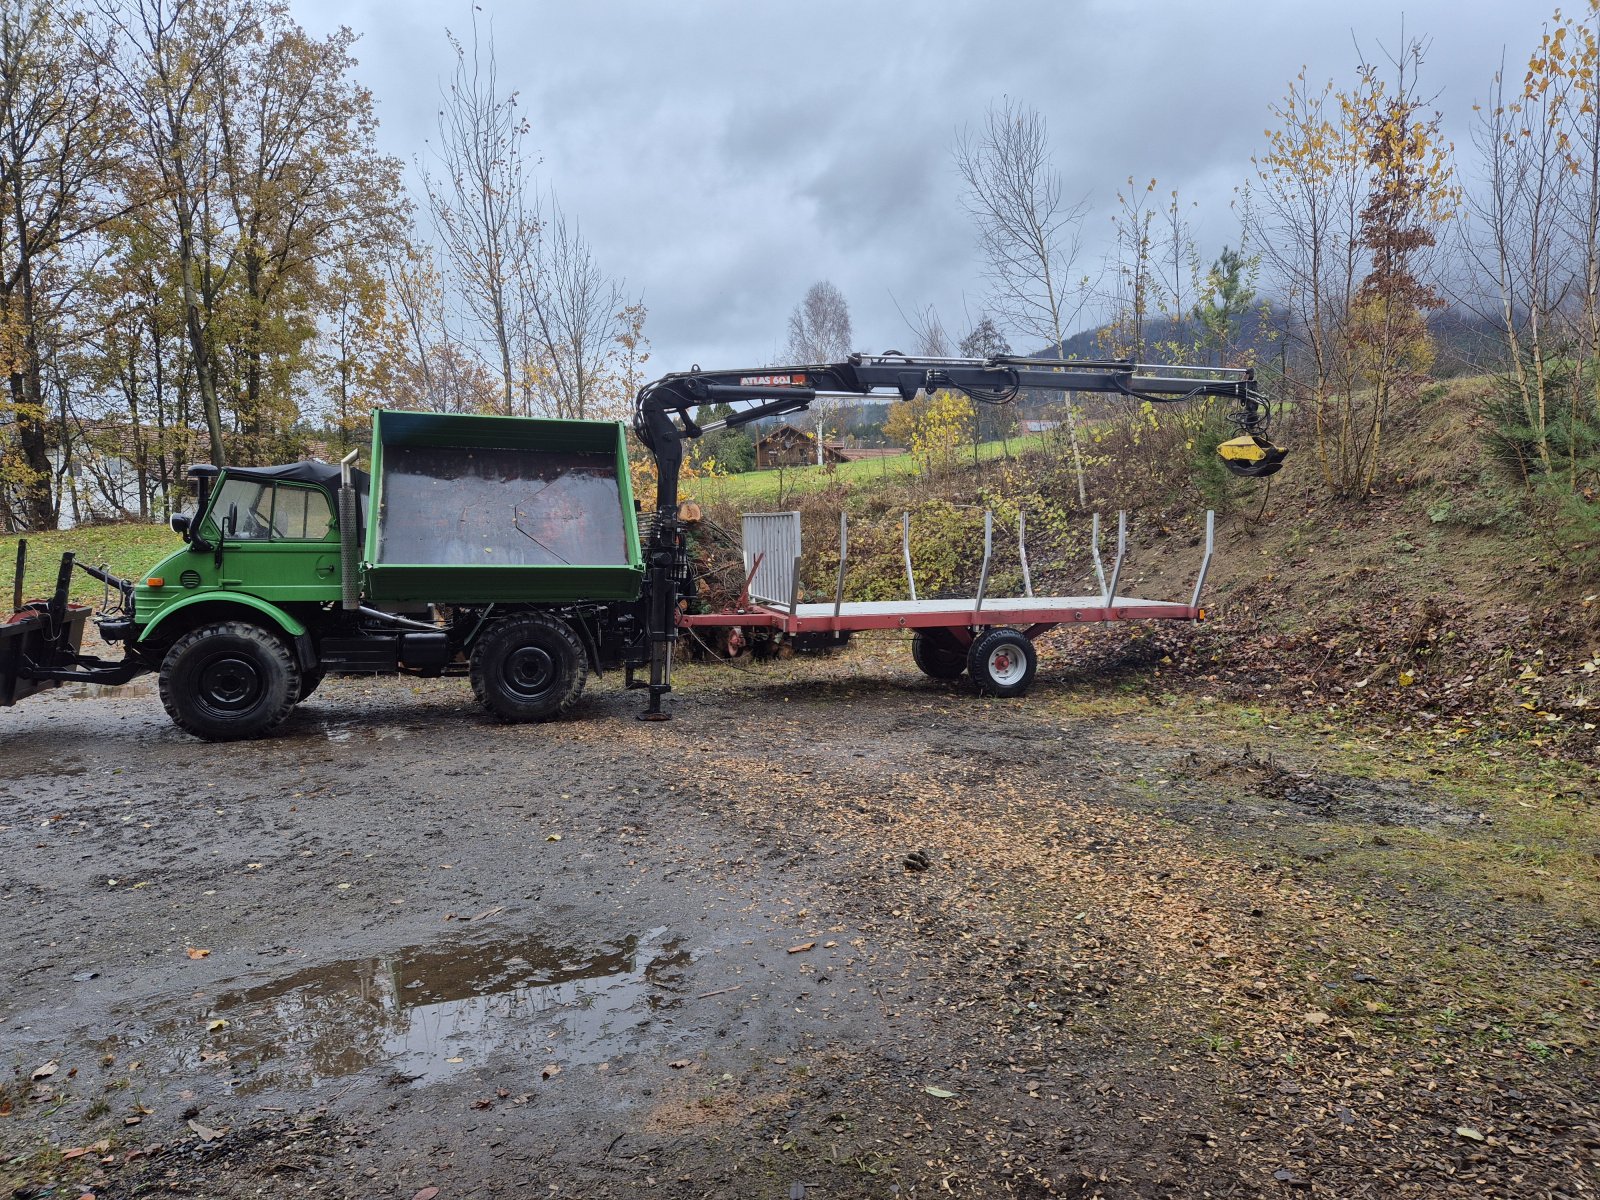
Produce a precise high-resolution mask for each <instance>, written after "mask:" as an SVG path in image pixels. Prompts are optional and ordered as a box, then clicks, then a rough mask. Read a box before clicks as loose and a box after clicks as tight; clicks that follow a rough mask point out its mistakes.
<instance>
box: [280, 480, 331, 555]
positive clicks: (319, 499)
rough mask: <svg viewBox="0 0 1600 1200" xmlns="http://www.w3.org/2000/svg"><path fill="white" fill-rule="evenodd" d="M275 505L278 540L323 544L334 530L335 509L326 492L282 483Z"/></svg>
mask: <svg viewBox="0 0 1600 1200" xmlns="http://www.w3.org/2000/svg"><path fill="white" fill-rule="evenodd" d="M277 491H278V495H277V499H276V500H274V501H273V504H272V536H273V539H274V540H292V541H297V542H298V541H311V542H320V541H322V540H323V539H324V538H325V537H327V536H328V532H329V531H330V530H331V529H332V528H333V510H332V509H330V508H329V507H328V497H327V495H326V493H324V492H322V491H321V490H319V489H317V488H309V487H295V486H294V485H293V484H287V483H280V484H279V485H278V489H277Z"/></svg>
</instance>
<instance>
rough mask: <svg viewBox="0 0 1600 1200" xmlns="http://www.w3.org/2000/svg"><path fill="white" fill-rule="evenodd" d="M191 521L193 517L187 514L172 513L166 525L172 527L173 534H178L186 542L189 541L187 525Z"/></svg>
mask: <svg viewBox="0 0 1600 1200" xmlns="http://www.w3.org/2000/svg"><path fill="white" fill-rule="evenodd" d="M193 520H194V518H193V516H191V515H190V514H189V513H173V514H172V516H171V517H170V518H169V519H168V520H167V524H168V525H170V526H171V527H172V532H173V533H176V534H178V535H179V536H181V537H182V538H183V540H184V541H186V542H187V541H188V540H189V523H190V522H191V521H193Z"/></svg>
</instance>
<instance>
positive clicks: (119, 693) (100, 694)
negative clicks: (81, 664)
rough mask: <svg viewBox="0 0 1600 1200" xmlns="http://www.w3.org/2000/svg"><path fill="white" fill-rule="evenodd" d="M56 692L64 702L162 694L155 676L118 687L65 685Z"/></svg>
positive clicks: (131, 698) (120, 698)
mask: <svg viewBox="0 0 1600 1200" xmlns="http://www.w3.org/2000/svg"><path fill="white" fill-rule="evenodd" d="M55 690H56V691H57V693H58V694H59V695H60V696H61V698H62V699H63V700H137V699H140V698H143V697H145V696H159V695H160V694H161V689H160V687H159V685H158V683H157V680H156V677H155V676H154V675H141V676H139V677H138V678H137V679H134V680H132V681H130V682H128V683H124V684H119V685H118V686H116V687H109V686H107V685H106V684H103V683H64V684H62V685H61V686H60V687H59V688H57V689H55Z"/></svg>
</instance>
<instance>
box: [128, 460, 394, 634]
mask: <svg viewBox="0 0 1600 1200" xmlns="http://www.w3.org/2000/svg"><path fill="white" fill-rule="evenodd" d="M353 474H355V475H356V476H359V479H358V480H357V486H358V491H359V493H360V494H361V496H362V499H363V500H365V495H366V476H365V474H364V473H362V472H354V473H353ZM189 478H190V481H191V484H192V485H193V487H194V490H195V494H196V496H197V497H198V502H197V506H196V510H195V512H194V513H193V514H180V515H179V516H175V517H174V518H173V519H172V526H173V529H174V530H175V531H176V532H178V533H179V534H181V535H182V536H183V539H184V542H185V543H186V545H185V546H184V548H183V549H181V550H178V551H175V552H174V553H172V554H170V555H168V556H167V557H166V558H165V559H163V560H162V561H161V562H159V563H157V564H156V565H155V567H154V568H152V569H151V570H150V571H149V572H148V573H147V574H146V575H145V576H144V577H143V578H141V579H138V580H136V581H135V582H134V616H133V621H134V630H135V640H136V641H138V642H147V641H149V640H150V639H151V638H152V637H156V638H159V637H160V636H161V631H162V629H164V628H166V629H172V630H176V629H177V628H178V627H179V626H178V625H173V624H171V622H172V621H174V620H179V617H180V614H181V613H183V612H186V611H189V610H190V609H192V608H194V607H195V606H196V605H198V604H202V603H211V602H216V601H221V602H223V603H229V602H234V603H238V602H241V601H243V602H245V603H248V602H249V601H248V600H245V599H244V598H245V597H249V598H251V599H254V600H259V601H262V602H265V603H267V604H270V605H272V606H275V607H279V608H282V609H283V611H284V612H286V613H288V614H291V615H296V614H298V615H299V619H300V621H301V622H302V623H303V622H304V616H305V615H306V614H305V613H304V609H305V608H306V607H307V606H309V607H311V608H317V607H320V606H321V605H324V604H331V603H333V602H335V601H337V600H338V599H339V595H340V587H339V516H338V504H337V491H338V487H339V468H338V467H337V466H331V465H329V464H327V463H319V462H299V463H290V464H288V465H285V466H276V467H227V468H222V469H219V468H217V467H213V466H210V465H199V466H195V467H191V468H190V471H189ZM180 624H188V622H181V621H180Z"/></svg>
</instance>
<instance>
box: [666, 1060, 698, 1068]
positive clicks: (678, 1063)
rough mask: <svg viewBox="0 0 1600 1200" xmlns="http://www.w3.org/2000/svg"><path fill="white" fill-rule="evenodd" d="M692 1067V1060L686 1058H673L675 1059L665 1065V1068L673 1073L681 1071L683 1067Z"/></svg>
mask: <svg viewBox="0 0 1600 1200" xmlns="http://www.w3.org/2000/svg"><path fill="white" fill-rule="evenodd" d="M693 1065H694V1060H693V1059H688V1058H675V1059H673V1060H672V1061H671V1062H669V1063H668V1064H667V1066H669V1067H671V1068H672V1069H673V1070H674V1071H681V1070H683V1069H684V1068H685V1067H689V1066H693Z"/></svg>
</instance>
